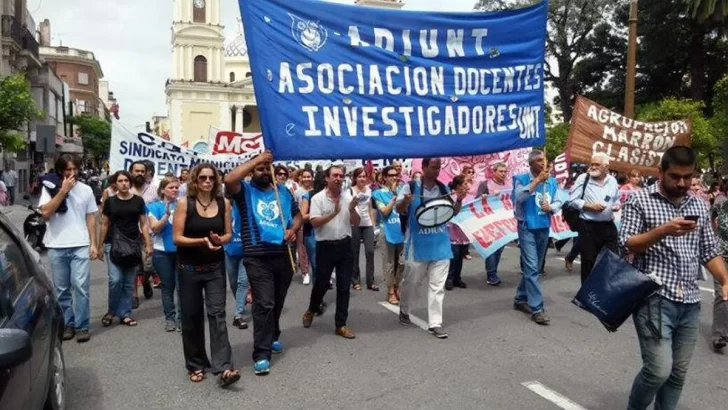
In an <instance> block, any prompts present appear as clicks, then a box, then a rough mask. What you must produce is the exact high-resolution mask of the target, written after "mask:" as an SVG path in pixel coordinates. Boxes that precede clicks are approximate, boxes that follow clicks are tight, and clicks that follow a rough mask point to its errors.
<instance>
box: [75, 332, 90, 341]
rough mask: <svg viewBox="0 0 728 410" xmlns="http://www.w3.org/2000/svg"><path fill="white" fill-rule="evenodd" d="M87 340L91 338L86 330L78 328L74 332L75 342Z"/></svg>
mask: <svg viewBox="0 0 728 410" xmlns="http://www.w3.org/2000/svg"><path fill="white" fill-rule="evenodd" d="M89 340H91V333H89V332H88V330H79V331H78V332H76V342H78V343H86V342H88V341H89Z"/></svg>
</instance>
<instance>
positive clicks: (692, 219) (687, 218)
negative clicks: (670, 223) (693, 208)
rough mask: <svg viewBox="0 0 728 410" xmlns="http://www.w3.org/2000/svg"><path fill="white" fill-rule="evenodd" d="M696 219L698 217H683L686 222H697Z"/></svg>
mask: <svg viewBox="0 0 728 410" xmlns="http://www.w3.org/2000/svg"><path fill="white" fill-rule="evenodd" d="M698 218H699V217H698V216H697V215H687V216H685V220H687V221H693V222H698Z"/></svg>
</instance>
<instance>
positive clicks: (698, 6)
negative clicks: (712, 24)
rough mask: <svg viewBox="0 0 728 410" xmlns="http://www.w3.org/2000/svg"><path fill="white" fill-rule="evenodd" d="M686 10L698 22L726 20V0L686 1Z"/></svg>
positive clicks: (727, 3) (727, 6)
mask: <svg viewBox="0 0 728 410" xmlns="http://www.w3.org/2000/svg"><path fill="white" fill-rule="evenodd" d="M687 3H688V10H689V11H690V15H691V16H692V17H693V18H694V19H698V20H699V21H706V20H713V21H726V20H728V0H688V1H687Z"/></svg>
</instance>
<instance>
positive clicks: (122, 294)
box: [104, 243, 137, 319]
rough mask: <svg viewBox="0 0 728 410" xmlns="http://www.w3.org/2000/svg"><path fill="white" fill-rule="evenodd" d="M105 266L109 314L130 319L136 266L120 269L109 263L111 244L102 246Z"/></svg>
mask: <svg viewBox="0 0 728 410" xmlns="http://www.w3.org/2000/svg"><path fill="white" fill-rule="evenodd" d="M104 256H105V258H106V266H107V268H108V270H109V313H111V314H112V315H114V316H116V317H118V318H120V319H124V318H127V317H131V297H132V295H133V293H134V283H135V281H136V270H137V267H136V266H132V267H131V268H121V267H120V266H118V265H115V264H114V262H112V261H111V244H109V243H107V244H105V245H104Z"/></svg>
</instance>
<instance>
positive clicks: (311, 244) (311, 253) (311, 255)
mask: <svg viewBox="0 0 728 410" xmlns="http://www.w3.org/2000/svg"><path fill="white" fill-rule="evenodd" d="M303 244H304V245H305V246H306V254H308V261H309V262H310V263H311V283H314V282H316V236H315V235H314V234H313V232H311V234H310V235H308V236H304V237H303Z"/></svg>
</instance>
